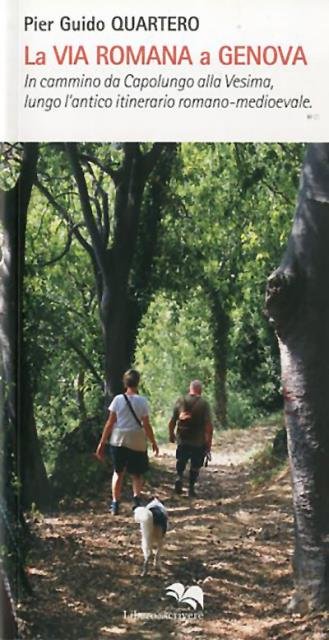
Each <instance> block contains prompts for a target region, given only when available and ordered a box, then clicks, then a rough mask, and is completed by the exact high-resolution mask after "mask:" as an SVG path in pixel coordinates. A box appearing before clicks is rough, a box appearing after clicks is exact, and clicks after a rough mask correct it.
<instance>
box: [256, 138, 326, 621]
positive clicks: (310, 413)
mask: <svg viewBox="0 0 329 640" xmlns="http://www.w3.org/2000/svg"><path fill="white" fill-rule="evenodd" d="M328 246H329V144H311V145H309V147H308V150H307V153H306V157H305V161H304V165H303V170H302V176H301V183H300V189H299V200H298V205H297V210H296V214H295V218H294V222H293V226H292V232H291V235H290V238H289V240H288V244H287V250H286V253H285V255H284V257H283V260H282V263H281V265H280V266H279V268H278V269H277V270H276V271H275V272H274V273H273V274H272V275H271V276H270V277H269V280H268V285H267V294H266V302H267V310H268V314H269V316H270V318H272V320H273V321H274V324H275V328H276V331H277V335H278V339H279V346H280V353H281V370H282V383H283V395H284V407H285V419H286V427H287V435H288V451H289V458H290V465H291V474H292V489H293V509H294V521H295V553H294V562H293V565H294V580H295V594H294V596H293V598H292V601H291V608H292V609H297V610H306V609H312V608H314V607H315V608H317V607H320V606H322V605H323V604H327V603H328V590H329V561H328V559H329V555H328V542H329V491H328V487H329V418H328V416H329V393H328V388H329V364H328V363H329V287H328V273H329V250H328Z"/></svg>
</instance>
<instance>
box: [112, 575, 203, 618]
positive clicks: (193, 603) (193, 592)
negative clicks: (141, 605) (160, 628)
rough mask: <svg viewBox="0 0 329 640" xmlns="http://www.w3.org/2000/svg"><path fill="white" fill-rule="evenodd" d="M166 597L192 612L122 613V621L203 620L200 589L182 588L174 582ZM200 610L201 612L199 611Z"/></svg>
mask: <svg viewBox="0 0 329 640" xmlns="http://www.w3.org/2000/svg"><path fill="white" fill-rule="evenodd" d="M166 595H167V596H170V597H172V598H175V600H177V602H178V604H187V605H189V607H191V609H193V611H189V610H188V609H187V610H185V611H184V610H183V609H176V610H173V611H172V610H171V611H170V610H169V611H168V610H167V609H165V610H163V611H124V612H123V617H124V620H128V621H130V622H134V621H136V620H143V621H145V620H178V621H186V620H200V619H202V618H203V616H204V614H203V591H202V589H201V587H198V586H192V587H184V585H183V584H182V583H181V582H174V583H173V584H171V585H169V587H167V588H166ZM197 609H199V611H197ZM200 609H202V611H200Z"/></svg>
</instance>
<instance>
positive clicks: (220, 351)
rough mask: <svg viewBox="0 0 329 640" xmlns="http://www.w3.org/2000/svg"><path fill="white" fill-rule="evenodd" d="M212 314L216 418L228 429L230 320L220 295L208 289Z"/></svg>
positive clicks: (220, 424) (221, 425)
mask: <svg viewBox="0 0 329 640" xmlns="http://www.w3.org/2000/svg"><path fill="white" fill-rule="evenodd" d="M207 293H208V296H209V300H210V308H211V312H212V333H213V353H214V366H215V418H216V421H217V422H218V424H219V426H220V427H222V428H223V429H225V428H226V427H227V389H226V376H227V353H228V334H229V329H230V318H229V316H228V314H227V313H226V311H225V309H224V307H223V304H222V301H221V297H220V295H219V293H218V292H217V291H216V290H214V289H212V288H211V287H210V286H208V287H207Z"/></svg>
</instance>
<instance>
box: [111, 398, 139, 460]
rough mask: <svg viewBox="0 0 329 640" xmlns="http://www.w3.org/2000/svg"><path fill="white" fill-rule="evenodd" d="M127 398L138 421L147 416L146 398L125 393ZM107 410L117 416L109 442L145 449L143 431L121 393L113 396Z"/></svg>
mask: <svg viewBox="0 0 329 640" xmlns="http://www.w3.org/2000/svg"><path fill="white" fill-rule="evenodd" d="M127 398H128V400H129V402H130V404H131V405H132V407H133V409H134V411H135V413H136V415H137V417H138V418H139V420H140V421H142V420H143V418H145V417H146V416H148V414H149V409H148V404H147V400H146V398H144V397H143V396H139V395H138V394H133V395H127ZM109 411H113V412H114V413H115V414H116V417H117V419H116V422H115V423H114V426H113V429H112V433H111V438H110V444H112V445H113V446H116V447H128V448H129V449H133V450H136V451H145V449H146V437H145V431H144V429H143V427H140V425H139V424H138V422H137V420H136V418H135V416H134V415H133V414H132V412H131V410H130V408H129V407H128V404H127V401H126V400H125V397H124V395H123V394H120V395H118V396H115V397H114V398H113V400H112V402H111V404H110V406H109Z"/></svg>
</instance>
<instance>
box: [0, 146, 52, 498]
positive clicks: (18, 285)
mask: <svg viewBox="0 0 329 640" xmlns="http://www.w3.org/2000/svg"><path fill="white" fill-rule="evenodd" d="M37 157H38V145H37V144H34V143H33V144H25V145H24V154H23V160H22V167H21V173H20V176H19V178H18V180H17V182H16V184H15V186H14V187H13V188H12V189H10V190H8V191H5V192H2V193H1V199H2V213H1V215H2V229H3V241H2V260H1V272H0V276H1V277H0V283H1V284H0V286H1V291H0V293H1V295H0V299H1V307H0V326H1V330H0V343H1V353H2V368H3V384H4V412H5V415H4V418H5V422H4V424H5V442H4V449H5V452H6V462H5V465H6V466H5V468H4V470H3V471H4V478H5V480H4V481H5V483H6V485H7V488H8V490H10V488H9V483H10V480H9V479H11V475H12V473H13V472H14V473H16V474H17V475H18V478H19V479H20V482H21V495H20V497H21V499H22V502H23V503H24V505H25V506H28V505H29V504H31V501H32V500H33V501H34V502H36V503H37V504H38V505H39V506H41V504H42V505H44V503H45V496H46V494H47V488H48V482H47V476H46V472H45V468H44V465H43V461H42V458H41V453H40V447H39V442H38V437H37V433H36V428H35V422H34V419H33V401H32V396H31V393H30V390H29V385H28V384H27V380H28V372H27V367H26V362H25V357H24V348H23V329H22V318H23V273H24V254H25V229H26V217H27V209H28V205H29V201H30V196H31V190H32V185H33V181H34V178H35V171H36V164H37ZM13 455H14V460H15V462H14V464H15V466H13V457H12V456H13ZM32 493H33V495H32Z"/></svg>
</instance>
